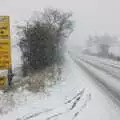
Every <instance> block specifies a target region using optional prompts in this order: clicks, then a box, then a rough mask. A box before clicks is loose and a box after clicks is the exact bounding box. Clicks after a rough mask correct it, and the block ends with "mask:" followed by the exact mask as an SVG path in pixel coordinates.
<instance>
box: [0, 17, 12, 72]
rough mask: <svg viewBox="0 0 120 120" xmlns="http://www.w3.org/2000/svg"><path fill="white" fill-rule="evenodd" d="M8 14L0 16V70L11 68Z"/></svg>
mask: <svg viewBox="0 0 120 120" xmlns="http://www.w3.org/2000/svg"><path fill="white" fill-rule="evenodd" d="M10 42H11V41H10V23H9V16H0V70H5V69H9V68H11V43H10Z"/></svg>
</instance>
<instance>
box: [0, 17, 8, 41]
mask: <svg viewBox="0 0 120 120" xmlns="http://www.w3.org/2000/svg"><path fill="white" fill-rule="evenodd" d="M0 39H10V24H9V16H0Z"/></svg>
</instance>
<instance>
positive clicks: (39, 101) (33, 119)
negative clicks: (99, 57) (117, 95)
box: [0, 55, 118, 120]
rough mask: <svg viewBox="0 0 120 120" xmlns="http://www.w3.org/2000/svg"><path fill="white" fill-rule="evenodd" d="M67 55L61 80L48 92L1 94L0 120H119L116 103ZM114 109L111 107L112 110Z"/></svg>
mask: <svg viewBox="0 0 120 120" xmlns="http://www.w3.org/2000/svg"><path fill="white" fill-rule="evenodd" d="M66 56H67V61H66V63H65V65H64V69H63V74H62V79H61V81H59V82H57V83H56V85H55V86H54V87H52V88H49V89H48V92H47V93H40V92H37V93H31V92H30V91H27V90H26V89H21V88H19V89H17V90H16V91H11V92H8V93H2V92H1V93H0V98H1V99H0V112H1V114H0V120H113V119H115V120H118V119H116V118H118V116H117V115H118V114H117V112H116V111H114V105H113V104H111V103H110V101H109V100H108V98H107V97H105V95H103V94H102V93H101V92H99V91H98V89H97V88H96V87H95V86H94V85H93V84H91V83H90V82H89V80H90V79H91V78H90V77H89V76H88V75H87V74H85V72H84V71H83V70H82V69H80V68H79V66H77V65H76V64H75V63H74V62H73V61H72V60H71V58H70V57H69V56H68V55H66ZM110 109H111V110H110Z"/></svg>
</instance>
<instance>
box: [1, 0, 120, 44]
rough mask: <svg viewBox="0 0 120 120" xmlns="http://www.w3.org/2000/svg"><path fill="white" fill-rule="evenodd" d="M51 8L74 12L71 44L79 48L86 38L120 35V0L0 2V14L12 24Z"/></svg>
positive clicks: (25, 0) (6, 0)
mask: <svg viewBox="0 0 120 120" xmlns="http://www.w3.org/2000/svg"><path fill="white" fill-rule="evenodd" d="M46 7H53V8H60V9H62V10H64V11H72V12H73V13H74V16H73V19H74V20H75V29H74V32H73V34H72V35H71V37H70V40H69V42H70V43H71V44H77V45H78V44H80V45H83V44H84V43H85V40H86V39H87V38H88V36H89V35H95V34H96V35H100V34H103V33H109V34H111V35H118V36H120V14H119V12H120V0H0V15H9V16H11V23H12V27H11V28H12V30H13V29H14V24H16V23H17V22H20V21H23V20H25V19H27V18H28V17H30V16H31V15H32V12H33V11H38V10H40V9H42V8H46Z"/></svg>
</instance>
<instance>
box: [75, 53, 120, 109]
mask: <svg viewBox="0 0 120 120" xmlns="http://www.w3.org/2000/svg"><path fill="white" fill-rule="evenodd" d="M73 60H74V61H75V62H76V63H77V65H79V66H80V67H82V68H83V69H84V70H85V72H86V73H87V74H89V75H90V77H91V78H93V79H92V82H94V83H95V84H96V85H97V86H99V88H101V89H102V91H104V92H105V93H106V94H107V95H108V96H109V97H110V98H111V99H112V100H113V102H114V103H116V104H117V105H118V106H119V107H120V68H119V65H118V66H117V65H115V66H114V65H111V64H109V61H108V62H103V61H102V62H101V61H99V60H95V59H94V57H91V58H90V57H86V56H85V57H84V55H83V56H79V57H76V58H73Z"/></svg>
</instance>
